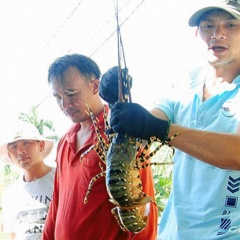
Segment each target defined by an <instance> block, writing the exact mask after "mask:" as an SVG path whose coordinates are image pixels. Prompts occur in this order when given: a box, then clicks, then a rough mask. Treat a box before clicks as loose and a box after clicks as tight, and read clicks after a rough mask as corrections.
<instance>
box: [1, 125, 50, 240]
mask: <svg viewBox="0 0 240 240" xmlns="http://www.w3.org/2000/svg"><path fill="white" fill-rule="evenodd" d="M4 138H5V141H4V143H3V144H1V145H0V159H1V160H2V161H3V162H4V163H6V164H14V165H15V166H16V167H17V168H19V169H20V170H21V171H22V173H23V174H22V175H21V176H20V177H19V178H18V179H17V180H15V182H13V183H12V184H11V185H10V186H9V187H7V188H6V189H5V190H4V193H3V198H2V210H3V228H4V232H9V233H10V235H11V239H14V240H27V239H34V240H38V239H41V236H42V231H43V228H44V224H45V220H46V216H47V213H48V207H49V205H50V201H51V198H52V192H53V180H54V172H55V169H54V167H50V166H48V165H46V164H45V163H44V159H45V158H46V157H47V156H48V155H49V154H50V153H51V151H52V148H53V145H54V142H53V141H52V140H50V139H46V138H44V137H43V136H41V135H40V134H39V132H38V129H37V128H36V127H35V126H34V125H32V124H30V123H26V122H22V123H19V124H17V125H16V126H13V127H12V126H11V129H10V130H9V132H8V133H7V135H6V136H4Z"/></svg>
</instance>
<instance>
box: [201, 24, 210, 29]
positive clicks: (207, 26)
mask: <svg viewBox="0 0 240 240" xmlns="http://www.w3.org/2000/svg"><path fill="white" fill-rule="evenodd" d="M203 28H205V29H209V28H212V25H210V24H206V25H203Z"/></svg>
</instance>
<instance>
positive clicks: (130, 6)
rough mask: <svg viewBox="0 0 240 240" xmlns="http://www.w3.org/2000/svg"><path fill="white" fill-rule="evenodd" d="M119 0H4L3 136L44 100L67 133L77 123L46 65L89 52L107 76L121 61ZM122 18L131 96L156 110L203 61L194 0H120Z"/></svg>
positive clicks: (0, 16)
mask: <svg viewBox="0 0 240 240" xmlns="http://www.w3.org/2000/svg"><path fill="white" fill-rule="evenodd" d="M114 2H115V1H113V0H82V1H79V0H7V1H1V2H0V31H1V32H0V36H1V45H0V66H1V69H0V109H1V116H0V138H1V130H2V129H6V128H9V127H11V124H12V122H14V121H16V119H17V117H18V115H19V113H21V112H24V113H28V112H30V109H31V107H32V106H36V105H38V104H40V105H39V115H40V117H42V118H44V119H46V120H51V121H53V123H54V126H55V128H56V130H57V132H59V133H60V134H61V133H62V132H64V131H65V130H66V129H67V128H68V126H69V125H70V122H69V120H68V119H66V117H65V116H64V115H63V114H62V113H61V112H60V110H59V109H58V107H57V105H56V103H55V102H54V99H52V97H49V96H50V95H51V94H50V89H49V86H48V84H47V70H48V67H49V65H50V64H51V63H52V62H53V61H54V60H55V59H56V58H57V57H60V56H62V55H65V54H68V53H81V54H84V55H87V56H90V57H91V58H92V59H93V60H94V61H96V62H97V64H98V65H99V67H100V69H101V72H102V73H104V72H105V71H106V70H107V69H108V68H110V67H112V66H114V65H116V64H117V37H116V33H114V32H115V30H116V18H115V16H114V14H115V12H114ZM118 2H119V7H118V8H119V21H120V23H123V24H122V27H121V33H122V39H123V46H124V52H125V57H126V63H127V67H128V68H129V73H130V74H131V75H132V77H133V89H132V97H133V101H134V102H139V103H140V104H142V105H144V106H145V107H149V105H150V103H151V102H152V100H153V99H154V98H155V97H157V96H158V95H159V94H161V91H164V89H165V88H167V87H170V86H171V84H172V83H173V82H177V81H178V80H179V81H180V79H181V78H182V75H184V73H185V71H186V70H187V69H188V68H189V67H191V66H192V65H194V64H195V63H197V61H198V58H197V57H194V56H195V55H196V56H197V54H195V52H197V47H196V45H195V41H196V40H195V36H194V29H192V28H190V27H189V26H188V16H189V13H190V10H191V7H192V5H193V4H192V2H193V1H190V0H182V1H179V0H172V1H161V0H119V1H118Z"/></svg>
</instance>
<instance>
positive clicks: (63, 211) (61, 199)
mask: <svg viewBox="0 0 240 240" xmlns="http://www.w3.org/2000/svg"><path fill="white" fill-rule="evenodd" d="M100 75H101V73H100V70H99V67H98V66H97V64H96V63H95V62H94V61H93V60H92V59H91V58H88V57H86V56H84V55H81V54H70V55H65V56H62V57H59V58H57V59H56V60H55V61H54V62H53V63H52V64H51V65H50V67H49V70H48V83H49V85H50V87H51V91H52V94H53V96H54V98H55V99H56V102H57V104H58V106H59V107H60V109H61V110H62V111H63V113H64V114H65V115H66V116H67V117H68V118H70V120H71V121H72V122H73V125H72V127H71V128H70V129H69V130H68V132H67V133H66V134H65V135H64V136H63V137H62V139H61V140H60V142H59V144H58V148H57V156H56V162H57V169H56V175H55V180H54V193H53V199H52V202H51V205H50V209H49V214H48V217H47V221H46V225H45V228H44V233H43V240H54V239H57V240H78V239H81V240H95V239H97V240H106V239H107V240H116V239H117V240H123V239H126V240H127V239H134V240H139V239H142V240H146V239H148V240H155V239H156V236H157V218H158V217H157V208H156V205H154V204H151V206H150V212H149V217H148V224H147V226H146V228H145V229H144V230H143V231H141V232H140V233H138V234H135V233H131V232H127V231H123V230H121V228H120V226H119V225H118V223H117V220H116V219H115V217H114V216H113V214H112V213H111V210H112V209H113V208H114V207H115V205H114V204H113V203H112V202H110V201H109V199H110V197H109V195H108V192H107V189H106V183H105V177H100V178H98V179H97V180H96V181H95V182H94V184H93V185H92V188H91V191H90V194H89V196H88V199H87V200H88V201H87V202H84V199H85V195H86V193H87V190H88V187H89V184H90V182H91V180H92V179H93V178H94V177H95V176H96V175H97V174H99V173H101V172H103V171H104V169H105V164H104V163H103V160H101V158H100V156H99V155H98V153H97V151H96V149H95V148H94V146H96V145H97V143H98V139H97V136H96V131H95V128H94V125H93V121H92V119H91V116H90V114H89V108H90V109H91V111H92V113H93V115H94V117H96V118H97V119H98V121H97V122H96V124H97V126H98V128H99V132H100V134H101V135H102V137H103V139H105V141H106V142H107V139H106V135H105V133H104V132H105V124H104V109H106V111H107V112H108V106H106V105H104V104H103V102H102V100H101V98H100V96H99V92H98V86H99V79H100ZM104 160H106V159H104ZM141 178H142V182H143V186H144V188H143V191H144V192H145V193H146V194H147V195H149V196H151V197H153V198H154V184H153V177H152V173H151V169H150V168H146V169H142V172H141Z"/></svg>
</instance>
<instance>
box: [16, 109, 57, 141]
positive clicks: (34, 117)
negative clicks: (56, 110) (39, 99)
mask: <svg viewBox="0 0 240 240" xmlns="http://www.w3.org/2000/svg"><path fill="white" fill-rule="evenodd" d="M37 107H38V106H33V107H32V108H31V112H30V113H20V114H19V117H18V118H19V119H20V120H22V121H24V122H29V123H32V124H33V125H34V126H35V127H36V128H37V129H38V131H39V133H40V134H41V135H43V136H45V137H47V138H49V139H54V140H56V141H57V140H58V136H57V135H55V134H54V135H49V134H48V135H47V136H46V134H45V130H46V129H47V130H49V131H48V132H50V133H54V132H55V129H54V127H53V122H52V121H48V120H44V119H39V117H38V113H37Z"/></svg>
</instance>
